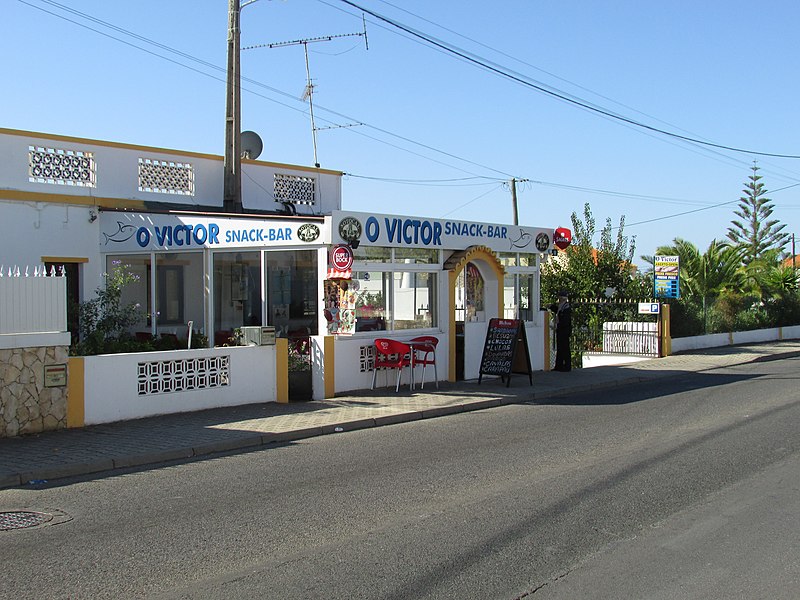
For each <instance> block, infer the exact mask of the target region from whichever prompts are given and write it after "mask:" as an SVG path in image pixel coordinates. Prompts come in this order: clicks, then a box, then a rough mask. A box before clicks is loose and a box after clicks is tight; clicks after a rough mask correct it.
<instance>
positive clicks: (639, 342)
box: [603, 321, 658, 357]
mask: <svg viewBox="0 0 800 600" xmlns="http://www.w3.org/2000/svg"><path fill="white" fill-rule="evenodd" d="M603 352H610V353H615V354H641V355H644V356H654V357H655V356H658V324H657V323H634V322H630V321H608V322H605V323H603Z"/></svg>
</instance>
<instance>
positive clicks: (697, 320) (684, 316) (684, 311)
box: [669, 298, 705, 338]
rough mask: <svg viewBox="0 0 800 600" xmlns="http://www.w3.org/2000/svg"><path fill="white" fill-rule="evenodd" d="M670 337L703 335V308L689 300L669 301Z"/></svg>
mask: <svg viewBox="0 0 800 600" xmlns="http://www.w3.org/2000/svg"><path fill="white" fill-rule="evenodd" d="M669 308H670V313H669V321H670V335H671V336H672V337H674V338H680V337H689V336H693V335H703V334H704V333H705V331H704V327H703V307H702V306H701V305H699V304H697V303H696V302H692V301H691V300H690V299H688V298H679V299H676V300H670V301H669Z"/></svg>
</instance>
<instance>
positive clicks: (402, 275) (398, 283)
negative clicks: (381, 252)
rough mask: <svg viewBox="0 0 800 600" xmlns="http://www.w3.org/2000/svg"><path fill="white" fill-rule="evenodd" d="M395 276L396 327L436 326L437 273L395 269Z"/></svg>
mask: <svg viewBox="0 0 800 600" xmlns="http://www.w3.org/2000/svg"><path fill="white" fill-rule="evenodd" d="M393 276H394V286H393V294H392V299H393V313H394V319H393V321H394V329H423V328H427V327H435V326H436V320H435V312H436V311H435V310H434V307H435V306H436V283H437V278H436V273H427V272H424V271H423V272H419V271H395V272H394V274H393Z"/></svg>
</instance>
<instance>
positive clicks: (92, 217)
mask: <svg viewBox="0 0 800 600" xmlns="http://www.w3.org/2000/svg"><path fill="white" fill-rule="evenodd" d="M95 221H97V213H96V212H95V211H94V210H90V211H89V223H94V222H95Z"/></svg>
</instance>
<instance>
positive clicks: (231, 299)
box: [214, 251, 262, 346]
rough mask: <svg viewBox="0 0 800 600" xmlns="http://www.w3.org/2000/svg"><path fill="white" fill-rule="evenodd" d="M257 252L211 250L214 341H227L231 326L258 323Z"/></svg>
mask: <svg viewBox="0 0 800 600" xmlns="http://www.w3.org/2000/svg"><path fill="white" fill-rule="evenodd" d="M261 289H262V283H261V253H260V252H257V251H256V252H217V253H215V254H214V345H215V346H220V345H223V344H229V343H231V339H232V338H233V337H234V335H235V331H234V330H235V329H237V328H239V327H243V326H246V325H262V319H261V313H262V309H261Z"/></svg>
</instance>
